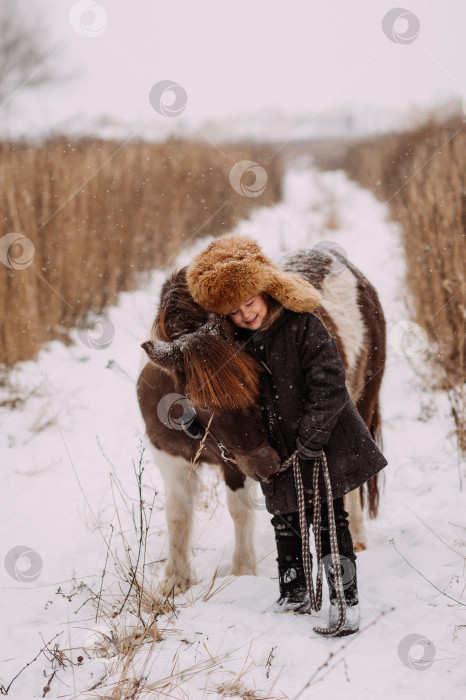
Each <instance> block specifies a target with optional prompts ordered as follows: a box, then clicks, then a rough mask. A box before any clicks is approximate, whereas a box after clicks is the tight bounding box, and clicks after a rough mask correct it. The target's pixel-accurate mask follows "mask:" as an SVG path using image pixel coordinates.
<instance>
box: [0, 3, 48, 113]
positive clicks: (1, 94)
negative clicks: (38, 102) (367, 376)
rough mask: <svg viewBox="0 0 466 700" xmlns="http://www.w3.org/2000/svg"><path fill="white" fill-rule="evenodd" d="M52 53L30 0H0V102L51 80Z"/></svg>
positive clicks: (38, 16) (42, 21)
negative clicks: (18, 92)
mask: <svg viewBox="0 0 466 700" xmlns="http://www.w3.org/2000/svg"><path fill="white" fill-rule="evenodd" d="M55 50H56V49H55ZM54 53H55V51H54V49H53V47H52V46H51V41H50V39H49V38H48V34H47V30H46V28H45V22H44V18H43V16H42V15H41V14H40V11H39V10H38V9H37V8H36V10H35V11H32V12H31V2H30V0H29V2H24V0H0V103H5V102H6V101H10V99H12V97H13V96H14V95H15V93H17V91H18V90H20V89H26V88H35V87H38V86H39V85H43V84H44V83H46V82H49V81H51V80H53V79H54V77H55V76H54V74H53V73H52V71H51V69H50V67H49V64H48V61H49V59H50V58H51V57H52V56H53V54H54Z"/></svg>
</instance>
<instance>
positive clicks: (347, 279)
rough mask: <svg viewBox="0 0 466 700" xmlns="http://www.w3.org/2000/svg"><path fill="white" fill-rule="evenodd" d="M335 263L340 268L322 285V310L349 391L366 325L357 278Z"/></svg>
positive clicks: (337, 262)
mask: <svg viewBox="0 0 466 700" xmlns="http://www.w3.org/2000/svg"><path fill="white" fill-rule="evenodd" d="M331 257H333V258H334V256H333V255H332V256H331ZM334 260H335V265H336V266H339V269H338V271H336V272H330V274H329V275H327V276H326V277H325V279H324V281H323V282H322V289H321V294H322V307H323V308H324V309H325V311H326V312H327V313H328V315H329V316H330V318H331V319H332V321H333V322H334V324H335V328H336V331H337V333H338V335H339V337H340V339H341V342H342V345H343V349H344V351H345V355H346V358H347V361H348V368H347V381H348V389H349V388H350V387H351V388H353V387H352V384H353V376H354V372H355V370H356V367H357V363H358V358H359V355H360V353H361V350H362V348H363V346H364V339H365V325H364V319H363V316H362V313H361V310H360V308H359V306H358V290H357V279H356V277H355V276H354V275H353V273H352V272H351V270H349V269H348V268H346V267H345V268H343V269H341V263H340V262H339V261H338V260H337V259H336V258H334ZM350 393H351V391H350Z"/></svg>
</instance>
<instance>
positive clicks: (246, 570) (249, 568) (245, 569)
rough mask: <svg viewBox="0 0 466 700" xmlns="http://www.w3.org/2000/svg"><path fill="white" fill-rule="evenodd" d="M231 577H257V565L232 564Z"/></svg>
mask: <svg viewBox="0 0 466 700" xmlns="http://www.w3.org/2000/svg"><path fill="white" fill-rule="evenodd" d="M229 573H230V576H255V575H256V565H255V564H247V563H243V564H232V566H231V569H230V572H229Z"/></svg>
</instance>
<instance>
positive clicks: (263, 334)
mask: <svg viewBox="0 0 466 700" xmlns="http://www.w3.org/2000/svg"><path fill="white" fill-rule="evenodd" d="M295 313H296V312H294V311H290V310H289V309H285V307H283V306H282V307H281V309H280V312H279V314H278V317H277V318H276V319H275V320H274V321H273V323H272V324H271V325H270V326H268V327H267V328H265V329H264V330H261V329H260V328H259V329H258V330H257V331H248V330H247V328H241V329H240V332H239V334H238V335H239V339H240V340H244V341H246V343H249V341H253V342H258V341H260V340H262V339H263V338H268V337H269V336H271V335H273V334H274V333H275V332H276V331H277V330H278V329H279V328H280V327H281V326H282V325H283V324H284V323H286V321H287V320H288V319H289V318H290V317H291V316H292V315H293V314H295Z"/></svg>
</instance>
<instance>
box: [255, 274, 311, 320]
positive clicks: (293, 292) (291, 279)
mask: <svg viewBox="0 0 466 700" xmlns="http://www.w3.org/2000/svg"><path fill="white" fill-rule="evenodd" d="M268 277H269V284H268V285H267V288H266V290H265V291H266V292H267V293H268V294H270V296H272V297H274V298H275V299H277V301H279V302H280V304H281V305H282V306H284V307H285V308H286V309H290V310H291V311H296V312H297V313H303V312H312V311H315V309H316V308H317V307H318V306H319V304H320V302H321V300H322V297H321V295H320V293H319V292H318V291H317V289H316V288H315V287H314V286H313V285H312V284H310V283H309V282H306V280H304V279H303V278H302V277H299V275H295V274H294V273H292V272H283V270H280V269H278V270H277V271H275V270H273V271H272V270H271V271H270V274H269V275H268Z"/></svg>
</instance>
